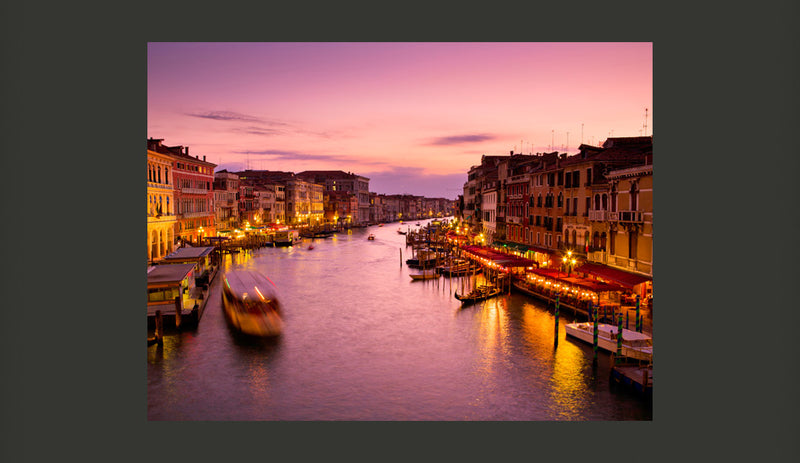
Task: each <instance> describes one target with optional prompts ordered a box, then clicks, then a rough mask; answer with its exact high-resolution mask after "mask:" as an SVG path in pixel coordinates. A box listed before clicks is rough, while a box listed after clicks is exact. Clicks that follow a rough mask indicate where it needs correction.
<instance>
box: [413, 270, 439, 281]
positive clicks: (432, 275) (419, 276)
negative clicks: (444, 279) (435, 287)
mask: <svg viewBox="0 0 800 463" xmlns="http://www.w3.org/2000/svg"><path fill="white" fill-rule="evenodd" d="M408 276H410V277H411V279H412V280H414V281H418V280H434V279H436V278H439V274H438V273H436V272H434V271H433V270H427V271H424V272H422V273H410V274H409V275H408Z"/></svg>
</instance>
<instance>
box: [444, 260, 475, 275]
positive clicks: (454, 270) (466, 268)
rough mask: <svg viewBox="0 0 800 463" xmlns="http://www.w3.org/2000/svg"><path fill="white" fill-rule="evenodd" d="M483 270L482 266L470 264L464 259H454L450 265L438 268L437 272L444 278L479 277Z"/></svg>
mask: <svg viewBox="0 0 800 463" xmlns="http://www.w3.org/2000/svg"><path fill="white" fill-rule="evenodd" d="M482 270H483V269H482V268H481V266H480V265H475V264H472V265H471V264H470V263H469V262H468V261H466V260H464V259H454V260H453V261H452V262H451V263H450V265H441V266H439V267H436V271H437V272H439V273H441V274H442V275H444V276H448V277H456V276H464V275H477V274H478V273H481V271H482Z"/></svg>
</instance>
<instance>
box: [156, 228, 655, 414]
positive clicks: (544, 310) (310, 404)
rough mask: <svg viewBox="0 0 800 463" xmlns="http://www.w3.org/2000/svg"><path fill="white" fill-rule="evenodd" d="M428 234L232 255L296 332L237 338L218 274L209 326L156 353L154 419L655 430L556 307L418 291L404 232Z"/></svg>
mask: <svg viewBox="0 0 800 463" xmlns="http://www.w3.org/2000/svg"><path fill="white" fill-rule="evenodd" d="M425 223H426V222H425V221H423V222H422V225H424V224H425ZM415 224H416V223H413V224H403V225H399V224H396V223H395V224H386V225H385V226H383V227H377V226H372V227H368V228H362V229H354V230H352V231H350V232H341V233H338V234H336V235H335V236H333V237H330V238H326V239H316V240H313V245H314V248H313V249H309V244H311V243H312V241H311V240H305V241H304V242H303V243H302V244H300V245H295V246H293V247H289V248H262V249H258V250H254V251H251V252H246V253H240V254H236V255H229V256H226V258H225V260H224V262H223V265H222V268H221V272H224V271H225V270H227V269H232V268H244V269H253V270H258V271H260V272H262V273H263V274H264V275H266V276H268V277H269V278H270V279H271V280H272V281H273V282H274V283H275V285H276V286H277V287H278V291H279V296H280V298H281V302H282V308H283V311H284V323H285V326H284V333H283V334H282V335H281V336H280V337H279V338H277V339H274V340H251V339H243V338H242V337H240V336H238V335H236V334H235V333H234V332H233V331H232V330H231V329H230V328H229V327H228V325H227V324H226V322H225V318H224V315H223V313H222V308H221V296H220V282H221V280H222V273H220V274H218V275H217V278H216V279H215V281H214V282H213V284H212V286H211V291H210V293H209V299H208V302H207V305H206V308H205V312H204V314H203V316H202V319H201V320H200V323H199V325H198V326H197V328H193V329H191V330H184V331H182V332H176V331H172V332H170V331H168V332H167V334H166V336H165V337H164V345H163V346H157V345H153V346H149V347H148V348H147V364H148V366H147V383H148V387H147V403H148V419H150V420H211V421H219V420H235V421H245V420H293V421H297V420H315V421H326V420H382V421H383V420H398V421H411V420H435V421H464V420H492V421H505V420H535V421H555V420H559V421H561V420H567V421H585V420H652V400H647V399H644V398H642V397H640V396H639V395H637V394H636V393H634V392H632V391H630V390H628V389H627V388H625V387H623V386H616V385H614V384H613V383H612V382H611V381H610V379H609V378H610V369H611V363H610V355H609V354H607V353H604V352H599V353H598V359H597V362H593V352H592V347H591V345H588V344H584V343H581V342H580V341H577V340H573V339H572V338H569V339H568V338H566V335H565V331H564V323H568V322H570V321H572V319H573V315H572V314H570V313H563V312H562V314H561V317H560V320H559V321H560V323H559V331H558V343H557V345H555V342H554V326H555V317H554V314H553V312H552V308H548V307H547V306H546V305H545V304H544V303H542V302H539V301H538V300H536V299H533V298H530V297H527V296H524V295H521V294H516V293H512V294H510V295H504V296H501V297H497V298H494V299H491V300H488V301H484V302H483V303H478V304H475V305H471V306H466V307H461V304H460V302H459V301H458V300H456V299H455V298H454V297H453V291H455V290H458V289H460V288H461V287H462V285H469V284H474V281H473V280H469V279H458V278H455V279H448V278H443V277H442V278H440V279H439V280H438V281H437V280H433V281H430V280H429V281H412V280H411V278H410V277H409V273H414V272H416V271H415V270H414V269H409V268H408V267H407V266H406V265H405V260H406V259H408V258H410V257H411V248H406V246H405V236H404V235H401V234H399V233H397V230H398V227H400V226H402V228H403V229H404V230H407V229H408V228H409V227H411V229H412V230H413V229H414V228H416V226H415ZM370 233H373V234H374V235H375V240H368V239H367V236H368V235H369V234H370ZM401 253H402V256H401ZM466 278H469V277H466ZM473 278H474V277H473ZM581 320H583V318H581Z"/></svg>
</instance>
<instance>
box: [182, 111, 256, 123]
mask: <svg viewBox="0 0 800 463" xmlns="http://www.w3.org/2000/svg"><path fill="white" fill-rule="evenodd" d="M187 115H188V116H192V117H199V118H202V119H212V120H215V121H245V122H264V121H262V120H261V119H259V118H257V117H254V116H248V115H247V114H240V113H235V112H233V111H209V112H206V113H194V114H192V113H189V114H187Z"/></svg>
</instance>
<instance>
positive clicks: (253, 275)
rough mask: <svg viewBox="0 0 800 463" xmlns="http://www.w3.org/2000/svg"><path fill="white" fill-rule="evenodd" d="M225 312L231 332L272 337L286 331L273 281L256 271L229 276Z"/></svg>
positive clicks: (225, 286)
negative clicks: (232, 329)
mask: <svg viewBox="0 0 800 463" xmlns="http://www.w3.org/2000/svg"><path fill="white" fill-rule="evenodd" d="M222 311H223V312H224V314H225V319H226V320H227V321H228V324H229V325H230V326H231V327H232V328H234V329H235V330H236V331H238V332H240V333H242V334H245V335H248V336H255V337H270V336H277V335H279V334H280V333H281V332H282V331H283V320H282V319H281V307H280V303H279V302H278V297H277V289H276V288H275V285H274V284H273V283H272V281H270V280H269V279H268V278H267V277H265V276H264V275H262V274H260V273H258V272H255V271H250V270H232V271H228V272H226V274H225V276H224V277H223V285H222Z"/></svg>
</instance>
